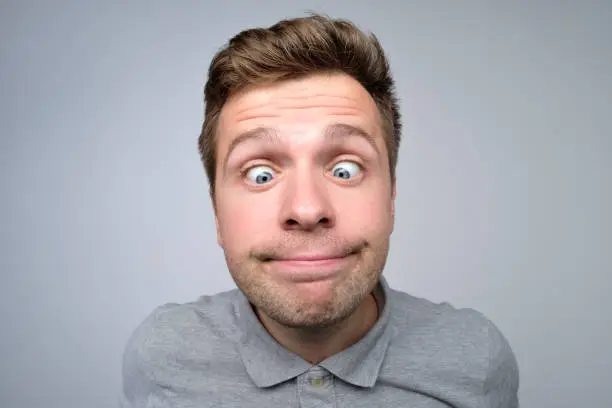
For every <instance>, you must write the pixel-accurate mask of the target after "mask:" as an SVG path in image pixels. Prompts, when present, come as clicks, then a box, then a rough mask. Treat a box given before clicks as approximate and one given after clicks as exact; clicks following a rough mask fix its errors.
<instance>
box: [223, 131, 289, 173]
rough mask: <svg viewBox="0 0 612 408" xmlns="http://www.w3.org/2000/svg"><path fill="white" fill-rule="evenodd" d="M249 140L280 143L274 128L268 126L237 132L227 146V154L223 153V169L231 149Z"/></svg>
mask: <svg viewBox="0 0 612 408" xmlns="http://www.w3.org/2000/svg"><path fill="white" fill-rule="evenodd" d="M251 140H259V141H263V142H265V143H266V144H280V143H281V140H280V137H279V136H278V133H277V132H276V130H275V129H273V128H270V127H263V126H260V127H256V128H255V129H251V130H247V131H246V132H243V133H241V134H239V135H238V136H237V137H235V138H234V140H232V141H231V142H230V145H229V147H228V148H227V154H226V155H225V159H223V169H225V168H226V166H227V162H228V160H229V157H230V156H231V154H232V151H234V149H236V147H238V146H239V145H240V144H242V143H244V142H246V141H251Z"/></svg>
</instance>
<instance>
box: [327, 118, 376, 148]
mask: <svg viewBox="0 0 612 408" xmlns="http://www.w3.org/2000/svg"><path fill="white" fill-rule="evenodd" d="M349 136H358V137H361V138H363V139H365V140H366V141H367V142H368V143H369V144H370V146H372V147H373V148H374V150H375V151H376V153H378V154H380V150H379V148H378V146H377V145H376V139H375V138H374V136H372V135H371V134H370V133H368V132H366V131H365V130H364V129H362V128H360V127H359V126H353V125H349V124H346V123H333V124H331V125H328V126H327V127H326V128H325V140H326V141H329V142H332V141H336V140H340V139H346V138H347V137H349Z"/></svg>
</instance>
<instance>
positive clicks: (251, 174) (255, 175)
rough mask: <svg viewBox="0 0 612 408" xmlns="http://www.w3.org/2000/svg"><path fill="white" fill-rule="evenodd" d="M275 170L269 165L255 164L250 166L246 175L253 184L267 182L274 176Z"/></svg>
mask: <svg viewBox="0 0 612 408" xmlns="http://www.w3.org/2000/svg"><path fill="white" fill-rule="evenodd" d="M275 174H276V172H275V171H274V170H273V169H272V168H270V167H269V166H255V167H253V168H251V169H250V170H249V171H248V172H247V174H246V176H247V178H248V179H249V181H250V182H251V183H253V184H258V185H263V184H267V183H269V182H270V181H272V179H273V178H274V176H275Z"/></svg>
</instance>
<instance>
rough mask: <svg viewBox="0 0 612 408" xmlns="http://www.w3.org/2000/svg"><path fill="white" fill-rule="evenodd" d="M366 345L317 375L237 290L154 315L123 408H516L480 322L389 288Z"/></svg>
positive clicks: (504, 346)
mask: <svg viewBox="0 0 612 408" xmlns="http://www.w3.org/2000/svg"><path fill="white" fill-rule="evenodd" d="M375 295H376V298H377V302H378V304H379V307H380V308H381V309H382V314H381V315H380V317H379V319H378V321H377V322H376V324H375V325H374V327H372V329H371V330H370V331H369V332H368V333H367V334H366V336H365V337H364V338H362V339H361V340H360V341H359V342H357V343H356V344H354V345H353V346H351V347H349V348H348V349H346V350H344V351H342V352H340V353H338V354H336V355H334V356H331V357H329V358H328V359H326V360H325V361H323V362H321V363H320V364H318V365H311V364H309V363H308V362H306V361H305V360H303V359H302V358H301V357H299V356H297V355H295V354H293V353H291V352H289V351H288V350H286V349H284V348H283V347H281V346H280V345H279V344H278V343H277V342H276V341H275V340H274V339H273V338H272V337H271V336H270V335H269V334H268V333H267V331H266V330H265V329H264V328H263V326H262V325H261V324H260V322H259V320H258V319H257V317H256V316H255V314H254V312H253V310H252V308H251V306H250V305H249V303H248V301H247V299H246V297H245V296H244V295H243V294H242V292H240V291H239V290H237V289H235V290H232V291H229V292H224V293H220V294H217V295H214V296H203V297H201V298H200V299H198V300H197V301H195V302H192V303H187V304H182V305H178V304H167V305H164V306H162V307H159V308H158V309H156V310H155V311H154V312H153V313H152V314H151V315H150V316H149V317H148V318H147V319H146V320H145V321H144V322H143V323H142V324H141V325H140V326H139V327H138V328H137V329H136V331H135V332H134V334H133V335H132V337H131V339H130V341H129V342H128V345H127V347H126V350H125V355H124V362H123V396H122V399H123V401H122V406H123V407H125V408H161V407H164V408H166V407H173V408H174V407H176V408H178V407H181V408H186V407H198V408H204V407H246V408H249V407H270V408H275V407H279V408H280V407H283V408H286V407H303V408H307V407H336V408H343V407H351V408H355V407H413V408H434V407H439V408H442V407H456V408H476V407H478V408H485V407H486V408H516V407H518V405H519V404H518V399H517V391H518V367H517V363H516V359H515V356H514V354H513V352H512V350H511V348H510V346H509V345H508V342H507V341H506V339H505V338H504V336H503V335H502V334H501V333H500V331H499V330H498V329H497V328H496V327H495V326H494V325H493V324H492V323H491V322H490V321H489V320H488V319H486V318H485V317H484V316H483V315H482V314H480V313H478V312H476V311H474V310H471V309H455V308H453V307H451V306H450V305H448V304H434V303H431V302H429V301H427V300H424V299H420V298H416V297H413V296H410V295H408V294H406V293H403V292H400V291H396V290H393V289H391V288H390V287H389V285H388V283H387V281H386V280H385V279H384V278H382V279H381V282H380V285H379V288H378V290H377V292H375Z"/></svg>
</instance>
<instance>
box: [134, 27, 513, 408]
mask: <svg viewBox="0 0 612 408" xmlns="http://www.w3.org/2000/svg"><path fill="white" fill-rule="evenodd" d="M205 105H206V109H205V120H204V125H203V129H202V133H201V136H200V139H199V147H200V153H201V155H202V160H203V162H204V167H205V169H206V172H207V175H208V177H209V182H210V195H211V199H212V202H213V206H214V210H215V219H216V226H217V238H218V242H219V245H220V246H221V247H222V249H223V251H224V254H225V258H226V261H227V265H228V269H229V271H230V273H231V276H232V278H233V279H234V281H235V282H236V285H237V286H238V288H237V289H235V290H232V291H229V292H225V293H221V294H217V295H214V296H203V297H201V298H200V299H198V300H197V301H195V302H192V303H187V304H183V305H177V304H169V305H165V306H162V307H160V308H158V309H157V310H155V311H154V312H153V314H152V315H151V316H150V317H149V318H148V319H146V320H145V322H143V323H142V324H141V325H140V327H138V329H137V330H136V331H135V333H134V334H133V336H132V338H131V339H130V341H129V344H128V346H127V348H126V351H125V356H124V394H125V406H127V407H138V408H140V407H283V408H284V407H327V406H329V407H352V408H353V407H423V408H424V407H432V408H433V407H456V408H475V407H496V408H514V407H518V400H517V389H518V369H517V364H516V360H515V357H514V355H513V352H512V350H511V349H510V347H509V345H508V343H507V341H506V340H505V338H504V337H503V335H502V334H501V333H500V332H499V331H498V330H497V328H496V327H495V326H494V325H493V324H492V323H491V322H489V321H488V320H487V319H486V318H485V317H483V316H482V315H481V314H479V313H478V312H475V311H473V310H465V309H462V310H458V309H454V308H452V307H451V306H449V305H446V304H433V303H431V302H428V301H426V300H423V299H419V298H415V297H412V296H410V295H408V294H405V293H402V292H399V291H396V290H393V289H391V288H390V287H389V285H388V283H387V281H386V280H385V279H384V278H383V277H382V272H383V267H384V264H385V261H386V259H387V254H388V250H389V239H390V235H391V232H392V230H393V223H394V213H395V207H394V199H395V186H396V182H395V180H396V175H395V166H396V163H397V152H398V148H399V142H400V133H401V132H400V130H401V126H400V115H399V113H398V112H399V111H398V106H397V101H396V97H395V95H394V89H393V80H392V77H391V74H390V71H389V67H388V63H387V60H386V58H385V55H384V53H383V50H382V48H381V46H380V44H379V43H378V41H377V40H376V38H375V37H374V36H372V35H366V34H364V33H363V32H361V31H360V30H359V29H357V28H356V27H355V26H354V25H353V24H351V23H350V22H347V21H341V20H332V19H329V18H327V17H324V16H319V15H313V16H310V17H307V18H298V19H293V20H285V21H281V22H279V23H278V24H276V25H274V26H272V27H270V28H268V29H252V30H247V31H244V32H242V33H240V34H238V35H237V36H235V37H234V38H232V39H231V40H230V42H229V44H228V45H227V46H226V47H225V48H224V49H222V50H221V51H220V52H219V53H218V54H217V55H216V56H215V57H214V59H213V61H212V64H211V66H210V70H209V76H208V81H207V83H206V87H205Z"/></svg>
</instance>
